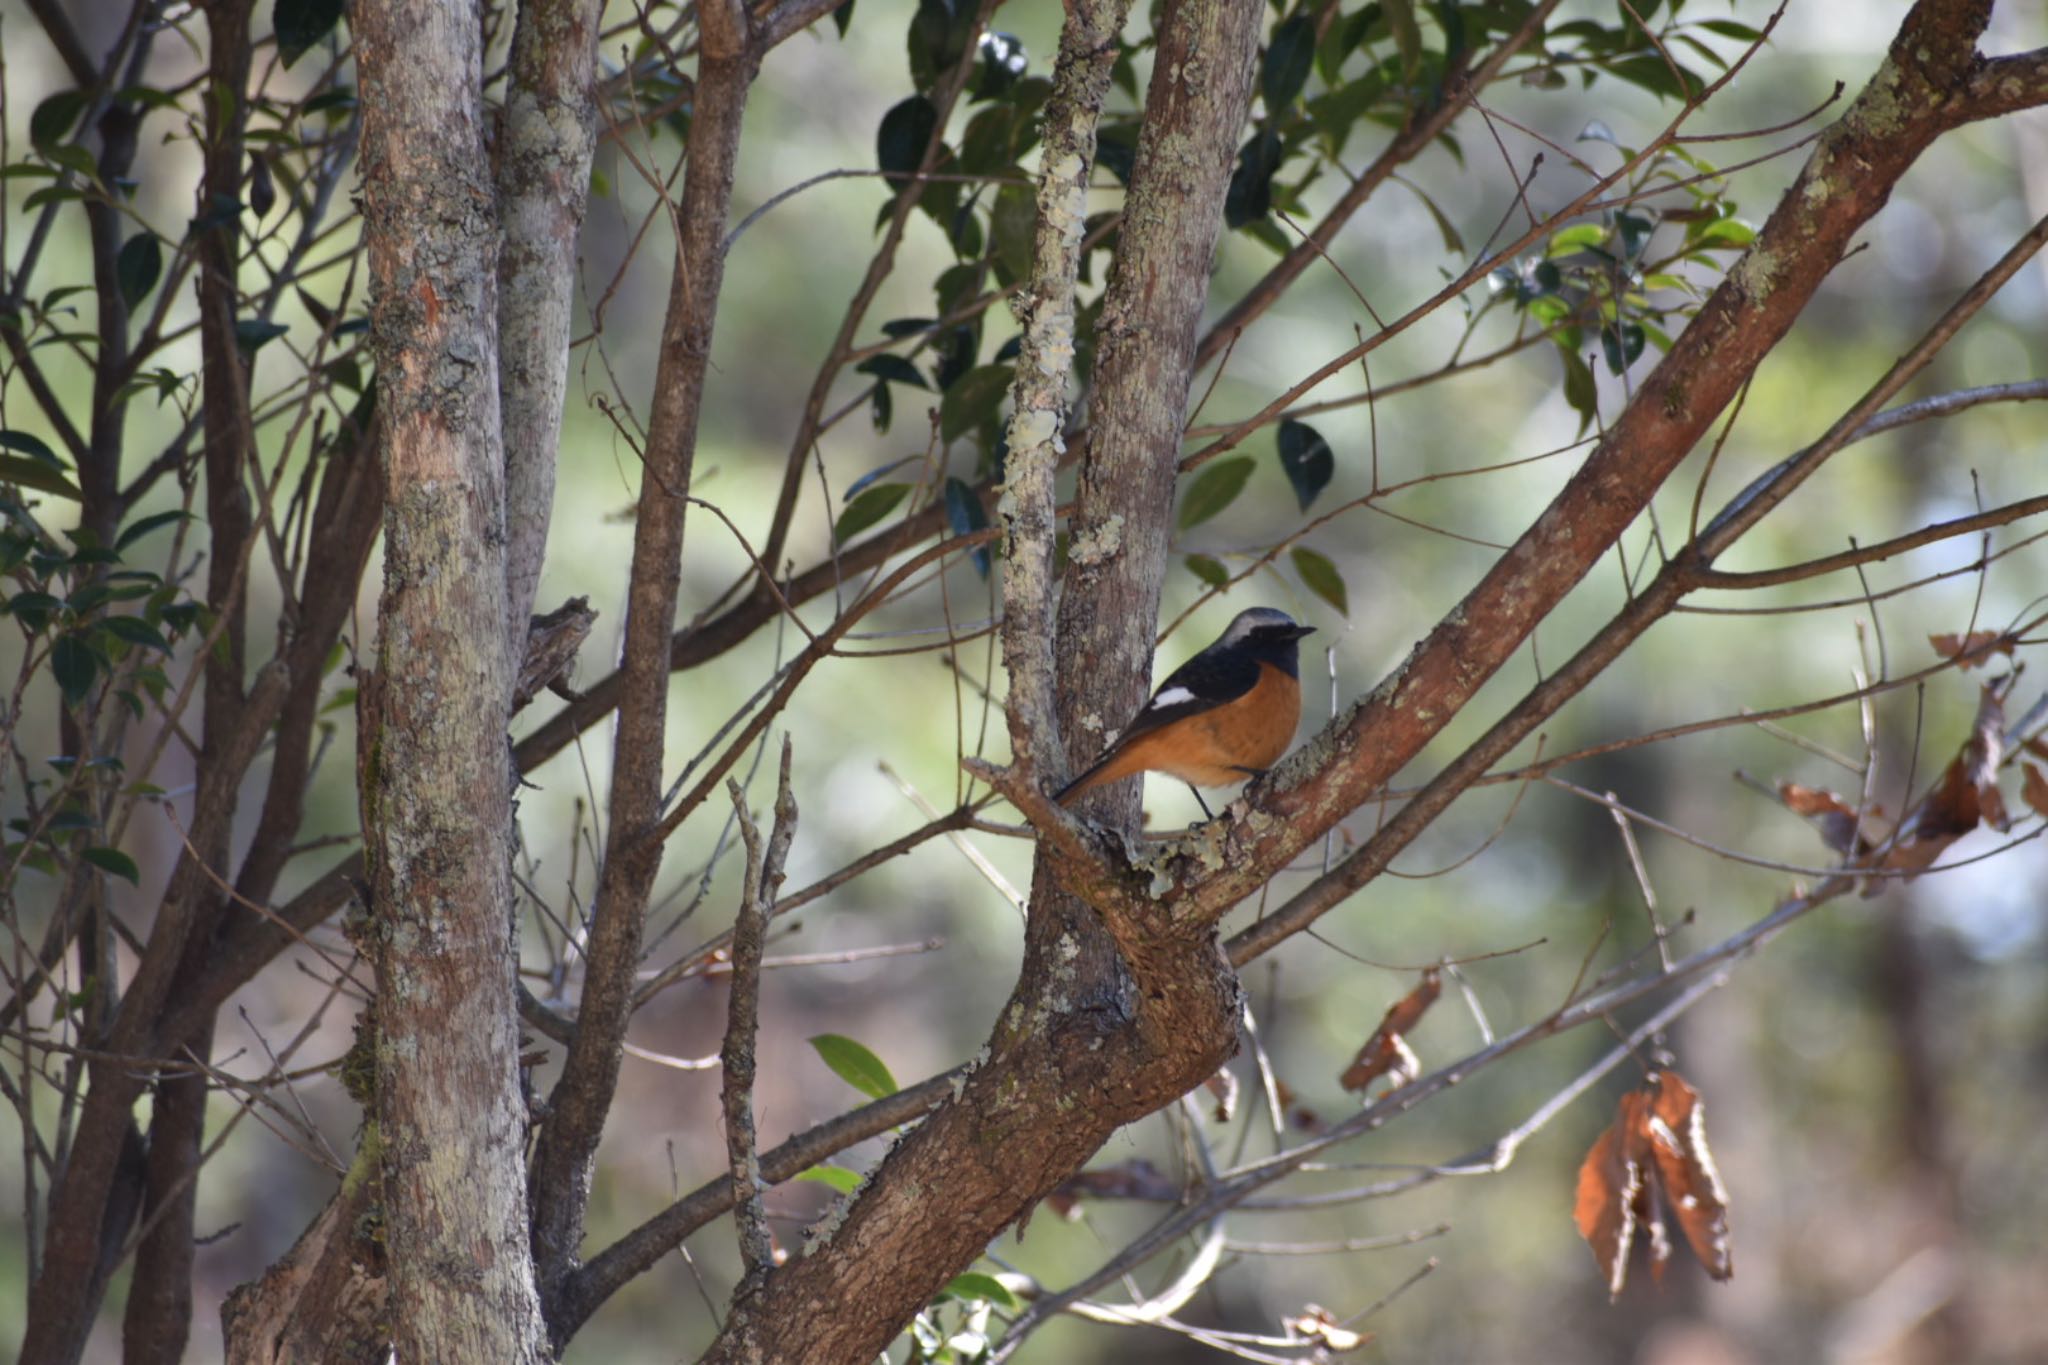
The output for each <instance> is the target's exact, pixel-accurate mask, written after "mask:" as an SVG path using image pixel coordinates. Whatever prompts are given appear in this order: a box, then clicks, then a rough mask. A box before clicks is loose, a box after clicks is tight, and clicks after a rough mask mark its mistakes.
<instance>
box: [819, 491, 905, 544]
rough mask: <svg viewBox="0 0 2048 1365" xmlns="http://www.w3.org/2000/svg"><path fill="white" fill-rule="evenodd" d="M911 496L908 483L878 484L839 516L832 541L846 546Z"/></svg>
mask: <svg viewBox="0 0 2048 1365" xmlns="http://www.w3.org/2000/svg"><path fill="white" fill-rule="evenodd" d="M909 495H910V485H909V484H907V483H881V484H876V485H875V486H874V487H873V488H870V489H868V490H866V491H865V492H863V493H862V494H861V495H860V496H859V497H857V498H855V499H854V500H853V501H852V502H851V503H849V504H848V505H847V508H846V510H845V511H844V512H841V513H840V514H839V522H838V524H837V525H835V526H834V527H833V528H832V539H833V540H834V541H836V542H837V543H839V544H841V545H844V544H845V543H846V542H847V541H849V540H852V539H853V538H854V537H855V536H857V535H859V534H860V533H861V532H862V531H865V530H867V529H868V527H870V526H873V525H874V524H875V523H876V522H878V521H880V520H881V519H882V518H883V517H886V516H888V515H889V514H890V513H891V512H893V511H895V510H896V504H897V503H899V502H902V501H903V499H904V498H906V497H908V496H909Z"/></svg>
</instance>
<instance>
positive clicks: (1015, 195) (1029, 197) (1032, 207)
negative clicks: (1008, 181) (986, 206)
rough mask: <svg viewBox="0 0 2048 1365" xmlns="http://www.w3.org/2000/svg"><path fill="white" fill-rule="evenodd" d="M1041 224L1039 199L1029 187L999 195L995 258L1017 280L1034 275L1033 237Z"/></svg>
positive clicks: (1012, 188) (1005, 190) (1005, 189)
mask: <svg viewBox="0 0 2048 1365" xmlns="http://www.w3.org/2000/svg"><path fill="white" fill-rule="evenodd" d="M1037 224H1038V199H1037V196H1036V195H1034V194H1033V193H1032V192H1031V188H1030V186H1028V185H1005V186H1003V187H1002V188H1001V189H1000V190H997V191H996V206H995V211H994V214H993V225H994V229H995V238H996V257H997V259H999V260H1000V261H1001V262H1002V263H1003V265H1004V267H1005V268H1007V269H1008V270H1009V272H1010V274H1011V275H1012V276H1013V277H1015V278H1018V279H1022V278H1023V277H1024V276H1026V275H1028V274H1030V273H1031V236H1032V232H1033V231H1034V230H1035V229H1036V227H1037Z"/></svg>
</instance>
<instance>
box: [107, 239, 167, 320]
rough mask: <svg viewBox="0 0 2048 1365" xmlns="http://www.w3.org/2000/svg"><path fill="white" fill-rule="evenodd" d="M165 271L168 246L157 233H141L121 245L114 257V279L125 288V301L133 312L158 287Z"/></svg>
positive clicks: (122, 299) (123, 294)
mask: <svg viewBox="0 0 2048 1365" xmlns="http://www.w3.org/2000/svg"><path fill="white" fill-rule="evenodd" d="M163 271H164V249H163V246H162V244H161V243H159V242H158V241H157V239H156V234H155V233H153V232H138V233H136V234H135V235H134V236H133V237H130V238H129V239H128V240H127V241H125V242H123V243H122V244H121V252H120V254H119V255H118V256H116V257H114V279H115V282H116V283H117V284H119V285H120V288H121V302H123V303H124V304H126V305H128V308H129V309H130V311H133V309H134V308H135V305H136V304H138V303H141V302H142V301H143V300H144V299H146V298H148V297H149V291H150V290H152V289H154V288H156V282H157V277H158V276H160V275H162V274H163Z"/></svg>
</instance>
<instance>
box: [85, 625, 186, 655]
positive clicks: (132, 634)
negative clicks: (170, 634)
mask: <svg viewBox="0 0 2048 1365" xmlns="http://www.w3.org/2000/svg"><path fill="white" fill-rule="evenodd" d="M99 628H100V629H101V630H104V631H105V632H106V633H107V634H109V635H111V636H113V637H114V638H115V639H116V640H125V641H127V642H128V643H129V644H131V645H142V646H145V647H146V648H149V649H160V650H162V651H163V652H164V653H166V654H168V653H170V652H171V646H170V642H169V641H167V640H165V639H164V637H163V636H162V635H161V634H159V633H158V631H157V628H156V627H155V626H153V625H151V624H150V623H149V622H147V621H145V620H143V619H142V618H141V617H140V616H109V617H107V618H106V619H105V620H103V621H101V622H100V623H99Z"/></svg>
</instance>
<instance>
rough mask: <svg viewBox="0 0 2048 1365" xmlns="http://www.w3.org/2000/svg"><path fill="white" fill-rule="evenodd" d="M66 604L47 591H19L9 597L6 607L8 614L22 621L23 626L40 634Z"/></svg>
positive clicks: (33, 633)
mask: <svg viewBox="0 0 2048 1365" xmlns="http://www.w3.org/2000/svg"><path fill="white" fill-rule="evenodd" d="M63 605H64V604H63V603H61V602H59V601H58V600H57V599H56V598H54V597H52V596H51V595H50V594H49V593H46V592H35V591H30V592H18V593H16V594H14V596H12V597H10V598H7V599H6V601H5V603H4V609H5V612H6V614H7V615H9V616H12V617H13V618H14V619H15V620H17V621H19V622H21V628H22V629H23V630H25V631H27V632H28V633H29V634H31V635H40V634H42V632H43V628H44V627H45V626H47V625H49V624H50V618H51V617H52V616H55V615H56V614H57V609H58V608H59V607H61V606H63Z"/></svg>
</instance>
